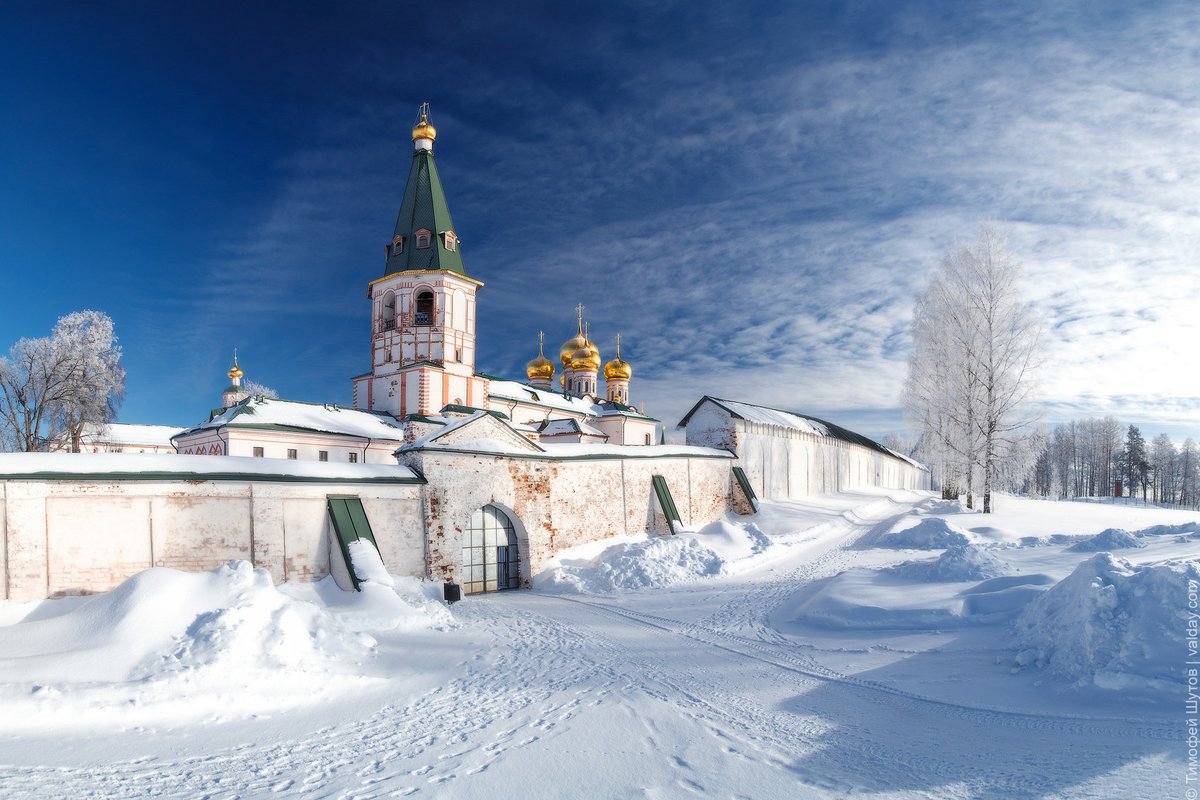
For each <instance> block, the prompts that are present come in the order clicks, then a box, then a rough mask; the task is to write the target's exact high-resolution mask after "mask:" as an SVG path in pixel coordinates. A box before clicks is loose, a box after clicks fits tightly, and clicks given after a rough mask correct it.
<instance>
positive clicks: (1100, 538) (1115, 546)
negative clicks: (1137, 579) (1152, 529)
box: [1067, 526, 1176, 553]
mask: <svg viewBox="0 0 1200 800" xmlns="http://www.w3.org/2000/svg"><path fill="white" fill-rule="evenodd" d="M1172 527H1176V526H1172ZM1145 546H1146V545H1144V544H1142V543H1141V542H1140V541H1138V538H1137V536H1135V535H1133V534H1132V533H1130V532H1129V531H1126V530H1122V529H1121V528H1108V529H1107V530H1103V531H1100V533H1097V534H1096V535H1095V536H1089V537H1088V538H1086V539H1084V540H1083V541H1080V542H1076V543H1075V544H1073V545H1071V546H1070V547H1068V548H1067V549H1068V550H1070V551H1071V552H1072V553H1101V552H1104V551H1106V550H1135V549H1137V548H1140V547H1145Z"/></svg>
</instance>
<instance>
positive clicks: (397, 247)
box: [392, 236, 404, 256]
mask: <svg viewBox="0 0 1200 800" xmlns="http://www.w3.org/2000/svg"><path fill="white" fill-rule="evenodd" d="M403 252H404V237H403V236H397V237H396V238H394V239H392V255H394V256H398V255H400V254H401V253H403Z"/></svg>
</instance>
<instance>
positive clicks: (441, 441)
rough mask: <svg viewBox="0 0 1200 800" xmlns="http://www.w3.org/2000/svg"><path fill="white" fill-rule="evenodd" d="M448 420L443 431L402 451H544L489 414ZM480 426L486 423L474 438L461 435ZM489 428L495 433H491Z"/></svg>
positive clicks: (432, 433) (434, 432)
mask: <svg viewBox="0 0 1200 800" xmlns="http://www.w3.org/2000/svg"><path fill="white" fill-rule="evenodd" d="M445 419H446V420H447V422H446V424H445V425H444V426H443V427H442V428H441V429H439V430H436V431H433V432H431V433H428V434H426V435H424V436H422V437H421V438H420V439H417V440H416V441H415V442H413V443H412V444H408V445H405V446H404V447H402V448H400V450H399V451H398V452H408V451H411V450H426V449H429V450H437V449H442V450H471V451H473V452H483V453H497V454H509V453H521V454H526V455H528V454H529V453H530V452H531V451H532V452H541V450H542V448H541V447H540V446H538V445H537V444H535V443H534V442H532V441H530V440H529V437H527V436H526V435H525V434H524V433H522V432H521V431H520V430H518V429H517V428H516V427H515V426H514V425H513V424H512V423H511V422H509V421H508V420H506V419H503V418H501V417H497V416H496V415H494V414H491V413H490V412H487V411H476V412H475V413H474V414H472V415H471V416H469V417H446V418H445ZM477 423H483V427H482V429H481V431H480V433H479V434H478V435H477V436H475V437H474V438H472V436H471V435H469V434H459V431H462V430H463V429H464V428H468V427H470V426H472V425H475V424H477ZM500 426H503V427H500ZM489 428H490V430H491V431H492V432H493V433H489Z"/></svg>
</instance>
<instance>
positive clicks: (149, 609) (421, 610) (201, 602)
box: [0, 561, 454, 730]
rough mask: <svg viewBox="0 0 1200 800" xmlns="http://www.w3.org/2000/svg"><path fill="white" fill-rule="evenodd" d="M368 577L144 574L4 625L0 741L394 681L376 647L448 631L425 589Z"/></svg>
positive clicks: (241, 713)
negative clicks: (383, 640)
mask: <svg viewBox="0 0 1200 800" xmlns="http://www.w3.org/2000/svg"><path fill="white" fill-rule="evenodd" d="M385 574H386V573H385ZM377 579H378V576H374V575H372V578H371V581H372V582H368V583H365V584H364V586H363V588H364V590H365V591H364V592H362V593H358V592H342V591H341V590H339V589H337V587H336V585H335V584H334V582H333V580H332V579H331V578H326V579H325V580H323V581H321V582H319V583H317V584H306V585H305V586H304V588H302V589H301V588H298V587H295V586H287V587H285V591H280V590H279V589H277V588H276V587H275V586H274V585H273V584H272V582H271V576H270V574H269V573H268V572H267V571H266V570H264V569H255V568H254V567H252V566H251V565H250V564H249V563H247V562H245V561H233V562H230V563H229V564H227V565H225V566H223V567H220V568H218V569H214V570H212V571H210V572H203V573H188V572H179V571H176V570H172V569H163V568H158V569H150V570H146V571H144V572H141V573H138V574H137V575H134V576H133V577H131V578H129V579H128V580H126V581H125V582H124V583H122V584H121V585H120V586H118V587H117V588H116V589H113V590H112V591H111V592H106V593H104V594H98V595H93V596H90V597H86V598H71V599H70V600H69V601H67V602H64V603H62V605H61V606H60V605H59V601H47V602H46V603H43V604H42V605H41V606H39V607H38V608H37V609H35V610H34V611H33V613H31V614H30V615H29V617H28V618H27V619H26V620H25V621H23V622H20V623H17V624H14V625H8V626H4V627H0V706H3V707H4V708H5V709H6V713H5V714H3V715H0V730H16V729H21V728H27V727H30V726H33V727H36V726H38V725H45V724H51V723H53V722H55V721H56V720H57V721H58V722H59V723H60V724H61V723H63V722H66V723H67V724H85V723H94V724H98V725H105V726H109V725H113V724H132V723H133V722H134V721H136V723H137V724H143V723H145V722H147V721H148V720H151V721H152V720H160V721H164V722H169V723H170V724H183V723H186V722H187V721H188V720H189V719H194V718H204V719H210V720H225V719H231V718H241V717H246V716H250V715H254V714H260V713H275V712H277V711H279V710H282V709H285V708H288V707H297V706H302V705H311V704H313V703H317V702H323V701H328V700H331V699H333V698H335V697H338V696H339V695H342V694H345V693H346V692H348V691H353V690H355V688H357V687H362V686H365V685H367V684H370V683H372V682H373V681H378V680H379V679H381V678H385V677H388V676H389V673H390V672H393V671H394V669H393V666H394V665H387V664H381V663H379V661H378V659H377V651H378V648H377V644H378V640H377V639H376V638H375V635H383V634H384V633H388V634H389V635H392V634H391V632H392V631H396V630H401V631H415V630H435V629H446V628H449V627H453V624H454V623H453V619H452V617H451V616H450V612H449V611H448V610H447V609H446V608H445V606H444V605H442V604H441V603H438V602H436V601H434V600H433V599H432V598H431V594H430V593H431V592H432V585H430V586H429V587H425V586H421V585H419V581H417V580H416V579H400V580H399V581H398V585H397V587H396V589H395V590H393V589H392V588H389V587H388V586H385V585H383V584H382V583H380V582H375V581H376V580H377ZM389 579H390V578H389ZM302 595H306V597H303V599H302V598H301V597H300V596H302Z"/></svg>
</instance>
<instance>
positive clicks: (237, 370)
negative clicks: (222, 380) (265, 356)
mask: <svg viewBox="0 0 1200 800" xmlns="http://www.w3.org/2000/svg"><path fill="white" fill-rule="evenodd" d="M225 374H226V375H228V376H229V380H231V381H236V380H241V378H242V376H243V375H245V374H246V373H244V372H242V368H241V367H239V366H238V363H237V354H234V356H233V367H232V368H231V369H230V370H229V372H226V373H225Z"/></svg>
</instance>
